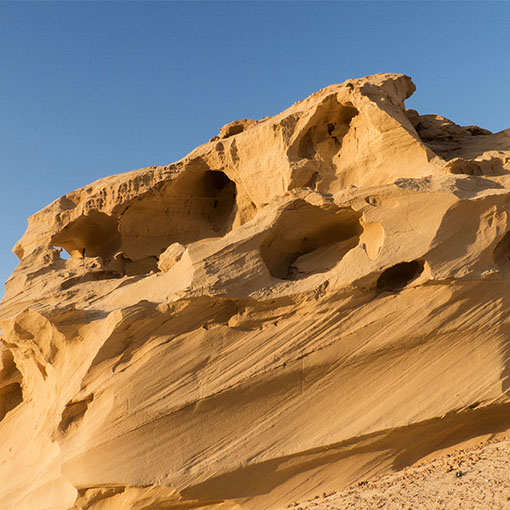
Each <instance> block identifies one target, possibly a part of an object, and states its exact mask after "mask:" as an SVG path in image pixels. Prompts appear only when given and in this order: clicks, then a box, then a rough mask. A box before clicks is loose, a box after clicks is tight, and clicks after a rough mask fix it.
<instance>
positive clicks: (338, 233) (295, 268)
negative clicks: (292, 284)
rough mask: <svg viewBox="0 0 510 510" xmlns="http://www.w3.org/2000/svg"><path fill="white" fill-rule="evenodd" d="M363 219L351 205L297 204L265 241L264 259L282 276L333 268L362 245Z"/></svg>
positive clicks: (303, 274)
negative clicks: (340, 206)
mask: <svg viewBox="0 0 510 510" xmlns="http://www.w3.org/2000/svg"><path fill="white" fill-rule="evenodd" d="M359 219H360V214H359V213H357V212H355V211H354V210H352V209H350V208H345V209H340V208H335V207H330V208H327V209H323V208H321V207H318V206H313V205H310V204H308V203H306V202H301V203H299V204H293V206H292V207H291V208H290V207H289V208H288V209H287V210H285V211H284V212H283V214H282V215H281V216H280V217H279V218H278V220H277V221H276V223H275V224H274V226H273V228H272V230H271V232H270V233H269V235H267V236H266V238H265V239H264V240H263V242H262V243H261V245H260V254H261V257H262V260H263V261H264V263H265V265H266V267H267V268H268V270H269V272H270V274H271V275H272V276H273V277H275V278H279V279H282V280H294V279H298V278H303V277H306V276H308V275H310V274H314V273H323V272H326V271H329V270H330V269H331V268H333V267H334V266H335V265H336V264H337V263H338V262H339V261H340V260H341V259H342V258H343V257H344V255H345V254H346V253H347V252H348V251H350V250H351V249H352V248H354V247H355V246H357V245H358V242H359V238H360V235H361V232H362V227H361V224H360V221H359Z"/></svg>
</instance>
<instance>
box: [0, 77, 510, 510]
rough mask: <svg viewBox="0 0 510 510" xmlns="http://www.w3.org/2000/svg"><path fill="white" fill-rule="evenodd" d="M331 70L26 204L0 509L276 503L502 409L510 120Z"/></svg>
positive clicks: (507, 358) (505, 417) (393, 460)
mask: <svg viewBox="0 0 510 510" xmlns="http://www.w3.org/2000/svg"><path fill="white" fill-rule="evenodd" d="M414 88H415V87H414V85H413V83H412V81H411V79H410V78H409V77H407V76H404V75H394V74H381V75H374V76H370V77H367V78H362V79H357V80H350V81H348V82H345V83H343V84H341V85H333V86H330V87H327V88H325V89H323V90H321V91H319V92H317V93H315V94H313V95H312V96H310V97H309V98H307V99H305V100H303V101H300V102H298V103H296V104H294V105H293V106H292V107H290V108H289V109H287V110H285V111H284V112H282V113H281V114H279V115H276V116H275V117H272V118H266V119H262V120H260V121H254V120H248V119H245V120H243V121H238V122H235V123H231V124H229V125H227V126H225V127H224V128H222V130H221V132H220V135H219V136H218V137H214V138H213V139H211V141H210V142H209V143H206V144H204V145H202V146H200V147H198V148H197V149H195V150H194V151H193V152H192V153H191V154H189V155H188V156H186V157H185V158H184V159H183V160H181V161H178V162H177V163H174V164H171V165H167V166H158V167H150V168H145V169H141V170H137V171H134V172H129V173H126V174H122V175H116V176H112V177H107V178H105V179H101V180H99V181H97V182H94V183H92V184H90V185H89V186H87V187H85V188H82V189H79V190H76V191H73V192H71V193H69V194H67V195H65V196H64V197H62V198H60V199H58V200H57V201H55V202H54V203H52V204H50V205H49V206H48V207H46V208H45V209H43V210H42V211H40V212H38V213H37V214H35V215H34V216H32V217H31V218H30V219H29V224H28V228H27V231H26V233H25V235H24V236H23V237H22V239H21V240H20V241H19V242H18V243H17V245H16V246H15V249H14V251H15V253H16V254H17V256H18V257H19V259H20V262H19V265H18V267H17V268H16V270H15V271H14V273H13V275H12V276H11V278H10V279H9V280H8V281H7V283H6V295H5V298H4V299H3V301H2V304H1V307H0V319H1V321H0V327H1V330H2V345H1V358H0V362H1V365H0V420H1V421H0V433H1V435H2V438H3V441H2V442H1V443H0V459H2V460H1V461H0V477H1V479H2V480H3V481H4V483H2V485H1V486H0V501H1V502H2V505H3V506H1V508H2V510H43V509H48V508H51V509H52V510H60V509H61V510H69V509H73V510H78V509H80V510H85V509H90V510H101V509H110V508H111V509H113V508H115V509H116V510H118V509H140V510H142V509H143V510H147V509H156V508H158V509H159V508H167V509H171V508H175V509H177V508H210V509H216V508H218V509H231V508H243V509H244V508H246V509H255V508H257V509H260V508H265V509H273V508H279V507H282V506H285V505H287V504H289V503H291V502H293V501H298V500H305V499H308V498H310V497H312V496H313V495H315V494H318V493H322V492H323V491H324V492H326V493H327V492H329V491H332V490H338V489H339V488H341V487H343V486H346V485H348V484H350V483H353V482H355V481H357V480H361V479H363V480H364V479H366V478H367V477H369V476H371V475H373V474H377V473H384V472H387V471H391V470H395V469H400V468H402V467H404V466H406V465H410V464H412V463H414V462H416V461H417V460H419V459H420V458H423V457H424V456H425V455H428V454H430V453H431V452H433V451H435V450H439V449H441V448H444V447H447V446H452V445H454V444H456V442H459V441H461V440H462V441H465V440H466V439H469V438H473V437H477V436H479V435H481V434H487V433H492V432H497V431H501V430H506V429H507V428H509V427H510V412H509V411H510V398H509V393H508V392H509V388H510V382H509V381H510V379H509V376H510V343H509V340H508V338H509V333H510V312H509V310H510V306H507V305H510V302H509V299H510V298H509V292H508V290H509V288H510V233H509V232H510V216H509V211H510V130H506V131H502V132H500V133H496V134H492V133H490V132H489V131H487V130H484V129H481V128H478V127H475V126H468V127H461V126H458V125H456V124H454V123H453V122H451V121H449V120H447V119H444V118H443V117H439V116H435V115H419V114H418V113H417V112H416V111H414V110H407V109H406V108H405V104H404V101H405V100H406V99H407V98H408V97H409V96H410V95H411V94H412V93H413V91H414Z"/></svg>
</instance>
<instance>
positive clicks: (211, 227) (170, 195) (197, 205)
mask: <svg viewBox="0 0 510 510" xmlns="http://www.w3.org/2000/svg"><path fill="white" fill-rule="evenodd" d="M236 194H237V193H236V185H235V183H234V182H233V181H232V180H231V179H229V177H228V176H227V175H226V174H225V173H224V172H221V171H218V170H205V171H204V170H203V169H202V168H200V169H199V170H195V169H190V170H189V171H185V172H184V173H183V174H182V175H180V176H179V177H177V178H176V179H174V180H173V181H171V182H169V183H167V184H166V185H165V186H164V187H163V188H161V189H160V190H158V191H157V192H154V193H150V194H147V195H144V196H141V197H139V198H137V199H136V200H134V201H132V202H131V203H130V204H129V205H128V206H127V208H126V209H125V211H124V213H123V214H122V215H121V217H120V218H119V230H120V235H121V237H122V246H121V252H122V256H123V258H124V259H125V260H127V261H143V260H147V259H148V258H152V259H154V260H155V261H156V262H157V259H158V258H159V256H160V255H161V253H163V252H164V251H165V250H166V249H167V248H168V247H169V246H170V245H171V244H173V243H176V242H178V243H181V244H183V245H186V244H189V243H193V242H196V241H199V240H202V239H207V238H211V237H221V236H223V235H225V233H226V232H228V231H229V230H230V228H231V226H232V223H233V220H234V216H235V212H236Z"/></svg>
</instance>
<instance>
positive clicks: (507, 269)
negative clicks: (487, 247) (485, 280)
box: [492, 232, 510, 273]
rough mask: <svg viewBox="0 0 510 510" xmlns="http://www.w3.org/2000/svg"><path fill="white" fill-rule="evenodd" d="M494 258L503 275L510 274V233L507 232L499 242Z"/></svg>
mask: <svg viewBox="0 0 510 510" xmlns="http://www.w3.org/2000/svg"><path fill="white" fill-rule="evenodd" d="M492 258H493V260H494V263H495V264H496V266H498V269H499V270H500V272H502V273H510V232H507V233H506V234H505V235H504V236H503V238H502V239H501V240H500V241H499V242H498V244H497V245H496V248H494V252H493V254H492Z"/></svg>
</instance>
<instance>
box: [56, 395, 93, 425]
mask: <svg viewBox="0 0 510 510" xmlns="http://www.w3.org/2000/svg"><path fill="white" fill-rule="evenodd" d="M92 400H94V395H93V394H91V395H88V396H87V397H86V398H85V399H83V400H78V401H76V402H69V403H68V404H67V405H66V406H65V408H64V411H63V412H62V418H61V420H60V423H59V426H58V428H59V430H60V431H61V432H66V431H67V429H68V428H69V427H70V426H71V424H73V423H76V422H78V421H80V420H81V419H82V418H83V416H85V413H86V412H87V409H88V408H89V405H90V403H91V402H92Z"/></svg>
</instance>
